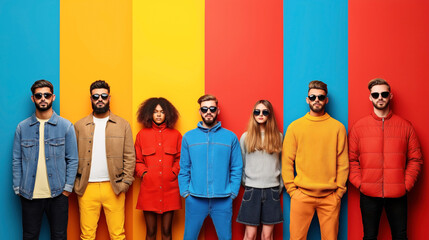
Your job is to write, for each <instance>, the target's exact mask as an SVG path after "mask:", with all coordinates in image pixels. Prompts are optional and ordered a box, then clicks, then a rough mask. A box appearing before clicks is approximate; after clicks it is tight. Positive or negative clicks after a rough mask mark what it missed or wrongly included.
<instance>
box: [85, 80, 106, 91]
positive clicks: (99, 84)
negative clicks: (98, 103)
mask: <svg viewBox="0 0 429 240" xmlns="http://www.w3.org/2000/svg"><path fill="white" fill-rule="evenodd" d="M96 88H104V89H107V92H108V93H110V86H109V84H108V83H107V82H106V81H104V80H97V81H95V82H93V83H92V84H91V86H90V87H89V93H92V90H94V89H96Z"/></svg>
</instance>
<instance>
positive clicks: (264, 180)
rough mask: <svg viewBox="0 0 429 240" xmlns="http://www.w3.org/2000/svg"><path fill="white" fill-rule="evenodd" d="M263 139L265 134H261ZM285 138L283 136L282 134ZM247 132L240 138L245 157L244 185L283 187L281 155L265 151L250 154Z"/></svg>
mask: <svg viewBox="0 0 429 240" xmlns="http://www.w3.org/2000/svg"><path fill="white" fill-rule="evenodd" d="M261 135H262V138H263V137H264V132H261ZM280 135H281V137H282V138H283V135H282V134H280ZM246 136H247V132H245V133H243V135H242V136H241V138H240V146H241V153H242V155H243V179H242V181H243V185H244V186H248V187H254V188H270V187H280V188H282V187H283V181H282V177H281V153H273V154H268V153H267V152H265V151H255V152H252V153H248V152H247V150H246V145H245V139H246Z"/></svg>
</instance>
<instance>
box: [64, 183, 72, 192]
mask: <svg viewBox="0 0 429 240" xmlns="http://www.w3.org/2000/svg"><path fill="white" fill-rule="evenodd" d="M64 191H67V192H73V185H70V184H66V185H65V186H64Z"/></svg>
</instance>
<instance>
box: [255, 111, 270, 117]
mask: <svg viewBox="0 0 429 240" xmlns="http://www.w3.org/2000/svg"><path fill="white" fill-rule="evenodd" d="M260 114H261V110H260V109H255V110H253V115H255V116H259V115H260ZM262 115H264V116H268V115H270V111H268V110H267V109H264V110H262Z"/></svg>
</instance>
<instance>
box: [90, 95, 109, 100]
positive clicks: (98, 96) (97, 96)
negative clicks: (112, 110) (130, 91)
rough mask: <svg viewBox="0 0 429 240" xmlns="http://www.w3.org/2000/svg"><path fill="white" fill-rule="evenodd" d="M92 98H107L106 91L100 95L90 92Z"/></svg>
mask: <svg viewBox="0 0 429 240" xmlns="http://www.w3.org/2000/svg"><path fill="white" fill-rule="evenodd" d="M91 97H92V99H93V100H94V101H97V100H98V99H99V98H100V97H101V98H102V99H103V100H106V99H107V98H109V94H107V93H102V94H101V95H100V94H98V93H96V94H92V96H91Z"/></svg>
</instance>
